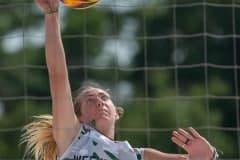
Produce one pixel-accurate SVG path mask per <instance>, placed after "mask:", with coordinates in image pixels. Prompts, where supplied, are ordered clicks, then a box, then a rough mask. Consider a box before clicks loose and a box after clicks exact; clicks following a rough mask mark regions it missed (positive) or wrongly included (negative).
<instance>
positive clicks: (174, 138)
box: [171, 137, 187, 150]
mask: <svg viewBox="0 0 240 160" xmlns="http://www.w3.org/2000/svg"><path fill="white" fill-rule="evenodd" d="M171 140H172V141H173V142H174V143H175V144H176V145H178V146H179V147H181V148H183V149H184V150H186V146H187V145H186V144H185V143H183V142H182V141H181V140H179V139H178V138H176V137H172V138H171Z"/></svg>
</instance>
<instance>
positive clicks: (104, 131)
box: [95, 124, 115, 140]
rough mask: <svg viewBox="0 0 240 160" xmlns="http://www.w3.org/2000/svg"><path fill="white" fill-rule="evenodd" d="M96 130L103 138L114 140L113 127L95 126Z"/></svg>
mask: <svg viewBox="0 0 240 160" xmlns="http://www.w3.org/2000/svg"><path fill="white" fill-rule="evenodd" d="M95 127H96V129H97V130H98V131H99V132H100V133H102V134H103V135H104V136H106V137H108V138H109V139H111V140H114V134H115V125H114V124H113V125H108V126H106V124H105V125H100V124H96V126H95Z"/></svg>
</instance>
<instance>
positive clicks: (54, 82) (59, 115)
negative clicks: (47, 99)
mask: <svg viewBox="0 0 240 160" xmlns="http://www.w3.org/2000/svg"><path fill="white" fill-rule="evenodd" d="M50 83H51V84H50V86H51V87H50V88H51V95H52V112H53V135H54V139H55V141H56V143H57V149H58V154H59V155H61V154H62V153H63V152H64V151H65V150H66V149H67V147H68V146H69V145H70V144H71V142H72V140H73V138H74V137H75V136H76V134H77V132H78V130H79V128H80V123H79V121H78V119H77V117H76V115H75V112H74V107H73V102H72V96H71V89H70V86H69V82H68V80H67V78H66V77H65V78H64V76H60V75H55V76H53V75H50Z"/></svg>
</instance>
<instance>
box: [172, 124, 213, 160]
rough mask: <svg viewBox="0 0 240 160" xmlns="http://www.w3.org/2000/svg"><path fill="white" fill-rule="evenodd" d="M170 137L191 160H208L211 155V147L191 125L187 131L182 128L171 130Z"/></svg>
mask: <svg viewBox="0 0 240 160" xmlns="http://www.w3.org/2000/svg"><path fill="white" fill-rule="evenodd" d="M171 139H172V141H173V142H174V143H176V144H177V145H178V146H179V147H181V148H183V149H184V150H185V151H186V152H187V153H188V154H189V158H190V159H191V160H210V159H211V158H212V156H213V153H214V149H213V147H212V146H211V145H210V144H209V142H208V141H207V140H206V139H205V138H204V137H202V136H201V135H200V134H199V133H198V132H197V131H196V130H195V129H193V128H192V127H190V128H189V131H186V130H184V129H178V130H176V131H173V134H172V138H171Z"/></svg>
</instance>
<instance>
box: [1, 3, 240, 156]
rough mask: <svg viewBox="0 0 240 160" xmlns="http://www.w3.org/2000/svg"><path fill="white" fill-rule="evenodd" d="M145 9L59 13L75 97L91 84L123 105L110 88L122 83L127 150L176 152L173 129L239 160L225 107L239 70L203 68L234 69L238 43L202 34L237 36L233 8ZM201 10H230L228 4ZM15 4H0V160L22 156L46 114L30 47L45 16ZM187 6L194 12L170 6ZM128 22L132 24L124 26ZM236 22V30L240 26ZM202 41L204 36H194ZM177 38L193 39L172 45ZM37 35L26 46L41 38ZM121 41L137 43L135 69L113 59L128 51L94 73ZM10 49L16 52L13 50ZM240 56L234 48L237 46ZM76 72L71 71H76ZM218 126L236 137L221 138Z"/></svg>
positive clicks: (41, 78) (40, 50)
mask: <svg viewBox="0 0 240 160" xmlns="http://www.w3.org/2000/svg"><path fill="white" fill-rule="evenodd" d="M146 2H147V3H146V5H147V6H146V8H142V6H141V5H139V6H138V7H136V8H134V9H132V10H130V11H128V12H117V11H115V10H114V9H110V8H108V7H106V8H101V7H96V8H92V9H88V10H81V11H79V10H70V9H66V8H64V9H66V14H65V15H63V17H62V21H61V23H62V26H63V27H62V35H63V42H64V46H65V50H66V56H67V60H68V65H69V76H70V80H71V86H72V90H76V89H77V88H78V87H79V86H80V85H81V83H82V82H83V81H84V80H93V81H97V82H100V84H103V85H104V86H107V87H109V88H110V89H113V95H114V96H116V97H117V98H115V99H116V100H117V102H119V101H118V100H119V99H120V98H121V97H119V99H118V94H117V91H115V90H114V88H116V86H118V84H119V83H120V82H122V81H124V82H127V83H128V84H129V85H130V86H131V87H130V91H131V94H130V93H129V96H128V97H127V98H125V99H124V98H123V99H124V101H121V102H119V103H122V106H124V109H125V111H126V114H125V115H124V117H123V118H122V119H121V120H120V121H119V122H118V123H117V137H118V139H122V140H123V139H124V140H125V139H127V140H129V141H130V143H131V144H132V145H133V146H136V147H144V146H148V147H149V145H150V146H151V147H154V148H156V149H160V150H162V151H165V152H179V149H178V148H177V147H176V146H175V145H174V144H173V143H172V142H171V140H170V138H171V132H172V130H174V129H176V128H179V127H182V128H187V127H189V126H193V127H195V128H196V129H197V130H198V131H199V132H200V133H201V134H203V135H204V136H205V137H206V138H207V139H208V140H209V141H210V142H211V143H212V144H214V145H215V146H216V147H217V149H219V150H222V151H223V152H224V155H222V157H223V158H227V159H230V158H240V157H239V149H238V147H239V146H238V147H236V146H237V145H239V143H238V141H237V140H238V136H239V133H237V130H236V127H237V124H238V123H237V115H238V113H236V111H237V109H236V105H237V103H239V102H237V100H235V99H234V98H231V97H233V96H235V95H236V86H238V87H239V86H240V85H239V81H238V82H236V74H235V73H234V71H236V70H233V69H229V68H228V69H221V68H220V67H219V68H218V67H216V66H213V65H208V66H207V65H206V64H216V65H227V66H233V65H234V64H236V61H237V62H238V61H239V60H236V58H237V57H236V56H234V50H233V45H234V44H233V43H234V41H233V39H234V38H233V37H231V38H215V37H212V36H206V35H204V34H203V33H205V32H207V33H211V34H216V35H232V34H233V33H238V32H239V29H238V28H236V31H233V24H234V23H233V18H232V13H233V12H232V11H233V10H232V9H233V8H232V7H214V6H210V5H204V4H205V3H201V2H200V3H199V1H198V0H176V1H174V0H171V1H170V0H169V1H168V0H166V1H155V0H151V2H150V0H148V1H146ZM206 2H208V3H217V4H229V3H230V2H231V3H232V1H229V0H221V1H220V0H207V1H206ZM15 3H16V1H8V3H0V5H1V6H2V8H1V11H0V13H1V14H0V21H1V22H2V23H0V34H1V35H2V38H1V40H0V42H1V43H2V45H1V46H0V56H1V58H0V75H1V76H0V88H1V89H0V102H1V103H0V106H1V104H2V105H3V107H2V108H3V109H4V111H3V115H1V116H0V128H1V129H0V159H19V158H20V157H22V155H23V151H22V150H23V147H19V146H18V143H19V137H20V134H21V133H20V129H21V128H22V127H23V125H25V124H27V123H28V122H29V121H31V117H32V116H34V115H40V114H46V113H51V102H50V100H51V99H50V96H49V95H50V93H49V82H48V75H47V70H46V66H45V57H44V46H41V45H39V46H34V45H32V44H31V43H29V41H27V40H28V38H29V37H28V35H27V33H28V31H29V30H28V29H32V28H36V26H38V25H40V24H41V23H42V21H43V15H41V14H39V12H37V8H36V6H35V5H34V4H33V2H28V3H26V4H25V3H21V2H19V3H17V4H15ZM189 3H194V4H195V3H196V4H197V5H194V6H192V7H187V6H186V7H176V8H175V9H174V8H172V7H170V6H172V5H173V4H189ZM236 3H238V2H236ZM166 6H168V7H166ZM234 9H235V11H236V12H235V14H236V15H235V17H239V14H240V12H239V9H238V8H237V7H235V8H234ZM9 10H11V12H9ZM204 10H205V11H206V12H204ZM174 13H175V14H174ZM204 13H206V19H205V20H206V21H205V22H204ZM223 17H224V18H223ZM174 18H176V22H175V21H174ZM127 20H128V21H130V22H131V23H129V24H128V25H127V26H126V21H127ZM234 22H236V25H237V24H239V20H238V19H237V18H236V20H234ZM131 24H132V25H131ZM133 24H135V25H136V26H135V27H136V28H134V25H133ZM174 24H175V25H176V26H174ZM204 25H205V28H204ZM123 29H127V30H128V31H129V30H131V31H132V32H134V33H132V32H131V34H133V35H134V36H135V37H134V38H132V37H129V35H130V33H129V32H128V34H126V35H125V36H123V37H121V35H122V34H123V33H122V32H123ZM16 30H17V31H19V34H17V35H16V36H17V37H18V38H20V39H21V42H20V43H21V44H22V46H23V47H22V48H20V49H19V50H16V51H14V53H9V52H8V51H7V50H6V49H5V48H4V45H3V42H5V40H6V39H9V38H13V37H7V36H8V34H9V33H12V32H15V31H16ZM198 33H200V35H197V36H192V34H198ZM41 34H43V33H41ZM174 34H177V35H188V36H189V37H187V38H186V37H181V36H179V37H176V38H175V37H174V36H173V35H174ZM41 36H42V35H41ZM41 36H36V35H33V37H31V38H33V39H34V38H36V39H38V38H43V37H41ZM146 36H148V38H147V39H145V38H146ZM161 36H166V37H167V38H162V37H161ZM120 38H122V39H123V40H126V41H127V42H128V41H129V42H135V41H136V43H137V48H138V49H137V51H136V53H134V58H132V59H130V58H129V57H130V56H129V57H128V58H129V59H130V62H131V64H130V65H128V66H123V67H121V68H119V66H120V64H118V61H117V60H116V59H117V58H120V57H121V56H123V55H117V54H118V53H121V52H118V51H119V50H121V49H122V48H123V47H124V46H120V47H119V48H116V49H115V51H116V54H114V55H112V57H111V58H109V59H108V62H107V63H106V64H102V66H104V67H102V66H99V64H98V63H96V62H95V61H96V60H97V58H98V57H99V56H101V55H102V54H104V53H103V51H104V49H103V48H104V47H106V46H104V45H105V44H106V42H107V41H109V40H113V41H114V40H115V41H114V42H116V44H115V45H116V46H115V47H117V46H118V45H119V44H121V43H118V42H119V41H118V40H119V39H120ZM237 42H238V40H237ZM39 43H40V42H39ZM206 44H207V45H206ZM9 45H10V46H12V47H14V45H15V44H9ZM236 48H239V44H238V43H237V47H236ZM127 56H128V55H127ZM234 58H235V59H234ZM238 59H239V58H238ZM75 65H77V67H75V68H74V67H72V66H75ZM82 65H85V66H84V67H83V66H82ZM191 65H193V66H191ZM186 66H188V67H186ZM189 66H191V67H189ZM97 67H100V68H97ZM105 67H106V68H105ZM133 67H136V68H137V69H136V68H133ZM146 67H151V69H149V68H148V69H145V68H146ZM238 78H239V77H238ZM236 83H238V85H237V84H236ZM239 89H240V88H238V90H239ZM224 97H228V98H224ZM224 127H226V128H234V129H233V130H224V129H223V128H224ZM238 127H239V126H238ZM181 152H182V151H181Z"/></svg>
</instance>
